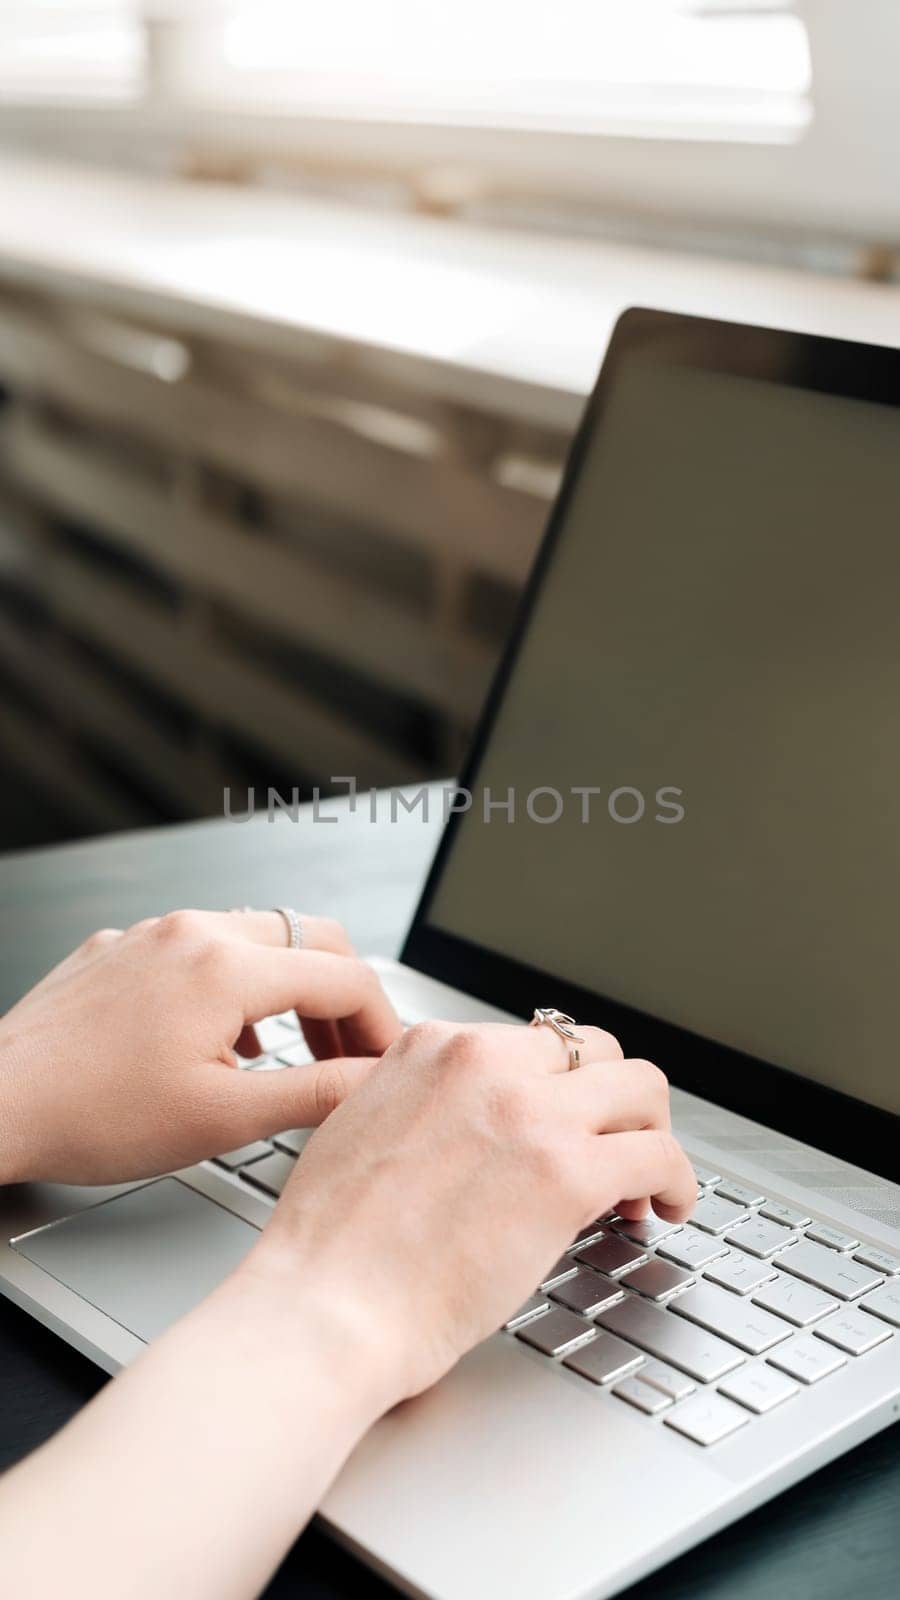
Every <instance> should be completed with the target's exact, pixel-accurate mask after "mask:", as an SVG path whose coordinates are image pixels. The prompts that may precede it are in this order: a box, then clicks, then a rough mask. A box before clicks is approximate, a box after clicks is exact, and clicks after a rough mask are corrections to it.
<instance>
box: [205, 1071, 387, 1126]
mask: <svg viewBox="0 0 900 1600" xmlns="http://www.w3.org/2000/svg"><path fill="white" fill-rule="evenodd" d="M378 1059H379V1058H378V1057H377V1056H336V1057H334V1058H332V1059H330V1060H327V1061H311V1062H309V1063H306V1064H304V1065H303V1066H300V1067H281V1068H279V1069H277V1070H276V1071H271V1072H252V1071H249V1072H248V1071H247V1070H246V1069H234V1068H229V1067H226V1068H224V1069H223V1068H222V1067H221V1066H218V1065H215V1064H213V1063H210V1066H209V1071H210V1072H214V1073H215V1074H216V1084H215V1095H216V1101H217V1103H218V1105H219V1107H220V1110H221V1116H222V1122H223V1124H224V1126H223V1127H222V1134H223V1137H225V1138H227V1139H230V1140H231V1141H232V1147H233V1148H235V1149H238V1148H239V1147H240V1146H241V1145H242V1144H250V1143H252V1141H253V1140H254V1139H267V1138H269V1137H270V1136H271V1135H272V1134H274V1133H284V1132H285V1131H286V1129H288V1128H315V1127H318V1125H319V1123H320V1122H324V1121H325V1118H326V1117H328V1116H330V1115H331V1113H332V1111H335V1110H336V1109H337V1107H338V1106H339V1105H340V1104H341V1103H342V1101H344V1100H346V1098H347V1096H348V1094H350V1093H352V1091H353V1090H354V1089H355V1088H357V1087H358V1086H359V1084H361V1083H362V1081H363V1079H364V1078H366V1077H367V1076H368V1074H369V1073H370V1072H371V1070H372V1068H373V1067H374V1066H375V1065H376V1064H377V1062H378ZM223 1071H224V1072H225V1073H227V1085H226V1086H225V1087H226V1092H225V1093H224V1094H223V1082H222V1075H223Z"/></svg>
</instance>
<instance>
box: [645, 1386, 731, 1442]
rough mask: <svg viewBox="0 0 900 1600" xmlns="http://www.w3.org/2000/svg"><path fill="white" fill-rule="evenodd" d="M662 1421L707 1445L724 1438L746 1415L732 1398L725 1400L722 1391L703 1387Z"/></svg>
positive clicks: (695, 1440) (689, 1437)
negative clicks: (703, 1390) (699, 1392)
mask: <svg viewBox="0 0 900 1600" xmlns="http://www.w3.org/2000/svg"><path fill="white" fill-rule="evenodd" d="M663 1421H664V1422H665V1423H666V1424H667V1425H668V1427H670V1428H677V1430H678V1432H679V1433H683V1434H685V1435H686V1437H687V1438H688V1439H693V1441H694V1443H695V1444H704V1445H710V1444H718V1442H719V1440H720V1439H727V1437H728V1435H729V1434H730V1433H734V1432H735V1431H736V1430H737V1429H738V1428H742V1427H743V1426H744V1424H745V1423H747V1422H749V1421H750V1418H749V1416H748V1414H747V1412H746V1411H745V1410H744V1408H743V1407H742V1406H736V1405H735V1404H734V1401H733V1400H725V1399H724V1398H723V1397H722V1395H720V1394H716V1393H715V1392H712V1393H711V1392H710V1391H709V1390H707V1391H706V1393H705V1394H696V1395H693V1396H692V1397H691V1399H689V1400H682V1401H681V1403H680V1405H677V1406H675V1407H674V1408H673V1410H671V1411H670V1412H669V1414H668V1416H667V1417H664V1418H663Z"/></svg>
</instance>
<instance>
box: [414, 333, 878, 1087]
mask: <svg viewBox="0 0 900 1600" xmlns="http://www.w3.org/2000/svg"><path fill="white" fill-rule="evenodd" d="M898 596H900V410H896V409H894V408H893V407H891V406H890V405H886V404H878V403H874V402H871V401H866V400H861V399H855V398H845V397H841V396H840V395H835V394H829V393H824V392H821V391H815V390H812V389H804V388H800V387H792V386H790V385H789V384H784V383H774V382H767V381H764V380H763V379H758V378H752V377H747V376H735V375H732V374H729V373H727V372H722V371H714V370H713V371H710V370H701V369H698V368H696V367H691V366H687V365H685V366H679V365H677V364H675V365H672V364H668V365H660V364H656V363H655V362H653V361H651V360H650V359H649V357H648V356H646V355H643V354H642V353H641V352H640V351H638V352H637V353H636V354H634V355H630V354H629V353H628V352H627V350H626V351H625V353H624V354H623V355H622V357H621V358H620V360H619V362H618V365H617V367H616V371H615V377H614V379H613V381H612V383H611V386H610V388H609V390H608V392H607V394H606V396H605V400H604V407H603V412H602V416H601V419H600V421H599V424H598V425H596V426H595V428H594V430H593V434H592V437H591V438H590V439H589V440H588V442H587V443H586V445H585V446H584V449H583V453H582V456H581V462H580V471H579V473H578V476H577V479H576V480H575V482H574V484H573V487H572V489H571V492H570V494H569V498H568V501H567V506H566V512H565V515H564V517H563V520H562V523H561V525H559V526H558V530H557V536H556V538H555V541H554V543H553V546H552V550H551V553H550V555H549V560H548V562H547V565H546V566H545V568H544V571H543V574H542V578H541V582H540V585H539V588H538V591H537V595H536V599H535V600H534V603H533V608H532V610H531V613H530V617H529V620H528V624H527V628H526V631H525V634H524V637H523V638H522V640H521V643H520V647H519V652H518V655H517V657H516V660H515V665H514V668H513V670H512V672H511V674H510V676H509V679H508V681H507V684H506V689H505V692H504V693H503V696H502V700H501V702H500V705H499V709H498V710H497V711H496V713H495V717H494V721H493V725H492V728H491V732H490V736H489V738H488V741H487V744H486V746H485V747H484V749H483V754H482V759H481V762H480V765H479V767H478V770H477V772H476V773H474V774H471V773H470V774H469V779H468V782H469V785H470V787H471V789H472V793H473V796H474V798H473V803H472V807H471V810H470V811H468V812H467V813H466V814H465V815H464V816H462V817H461V819H460V821H459V824H458V826H457V827H456V830H455V832H454V834H453V838H452V843H451V845H450V848H449V855H448V856H447V857H446V859H445V861H444V866H443V872H442V874H441V876H440V878H439V880H438V882H437V886H436V890H435V892H434V894H433V898H432V899H431V902H430V906H429V908H428V913H427V916H428V924H429V926H431V927H434V928H436V929H437V930H440V931H443V932H444V933H449V934H452V935H458V936H462V937H463V938H464V939H466V940H468V941H472V942H474V943H475V944H477V945H479V946H481V947H483V948H485V949H487V950H489V951H494V952H497V953H499V954H501V955H503V956H507V957H512V958H513V959H514V960H516V961H519V962H522V963H525V964H527V965H528V966H531V967H534V968H538V969H539V970H541V971H543V972H545V973H547V974H549V975H551V976H553V975H556V976H558V977H560V978H561V979H564V980H566V981H568V982H571V983H573V984H576V985H579V986H581V987H583V988H584V989H587V990H589V991H590V992H591V993H595V994H599V995H603V996H607V997H609V999H611V1000H615V1001H620V1002H622V1003H624V1004H626V1005H628V1006H630V1007H634V1008H637V1009H638V1010H639V1011H641V1012H644V1013H649V1014H650V1015H651V1016H652V1017H656V1018H659V1019H662V1020H664V1021H665V1022H669V1023H675V1024H678V1025H680V1026H681V1027H683V1028H686V1029H689V1030H691V1031H693V1032H695V1033H698V1034H700V1035H702V1036H704V1037H706V1038H707V1039H710V1040H713V1041H716V1042H718V1043H722V1044H726V1045H729V1046H732V1047H734V1048H736V1049H738V1050H741V1051H745V1052H747V1053H749V1054H750V1055H753V1056H755V1057H759V1058H762V1060H763V1061H767V1062H772V1063H775V1064H777V1065H779V1066H782V1067H786V1068H790V1069H791V1070H792V1071H793V1072H795V1073H798V1074H801V1075H803V1076H805V1077H807V1078H810V1079H814V1080H816V1081H817V1082H819V1083H821V1084H824V1085H829V1086H831V1087H832V1088H836V1089H839V1090H842V1091H843V1092H844V1093H846V1094H848V1095H851V1096H854V1097H856V1098H857V1099H861V1100H864V1101H867V1102H869V1103H870V1104H871V1105H872V1106H877V1107H880V1108H882V1109H884V1110H888V1111H893V1112H898V1111H900V1072H898V1069H897V1066H896V1056H897V1048H898V1041H900V981H898V945H900V825H898V818H900V625H898ZM510 791H511V793H510ZM539 791H540V792H539ZM584 791H588V792H587V793H585V792H584ZM557 797H558V798H557ZM497 801H501V802H504V804H503V805H502V806H498V805H495V804H492V803H493V802H497ZM510 801H511V802H512V805H510V804H509V802H510ZM560 801H561V807H560ZM486 804H487V806H488V808H489V809H488V810H487V813H485V806H486ZM486 814H487V817H488V818H489V820H485V815H486ZM537 817H540V818H541V819H542V820H536V819H537ZM547 989H548V996H549V998H546V997H545V996H543V995H536V996H535V1000H536V1002H538V1003H541V1004H544V1003H552V1001H553V991H552V984H549V985H547ZM588 1020H590V1019H588ZM597 1020H600V1019H599V1018H598V1019H597Z"/></svg>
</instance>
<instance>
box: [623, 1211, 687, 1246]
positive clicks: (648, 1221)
mask: <svg viewBox="0 0 900 1600" xmlns="http://www.w3.org/2000/svg"><path fill="white" fill-rule="evenodd" d="M675 1228H676V1224H675V1223H674V1222H663V1220H662V1218H661V1217H655V1216H653V1215H650V1216H649V1217H642V1218H641V1220H640V1221H639V1222H616V1223H615V1224H614V1231H615V1232H616V1233H621V1234H622V1235H623V1236H624V1237H625V1238H626V1239H631V1240H632V1242H633V1243H634V1244H640V1245H643V1246H644V1248H645V1249H648V1248H652V1246H653V1245H656V1244H659V1242H660V1240H661V1239H665V1238H666V1236H667V1235H668V1234H670V1233H674V1232H675Z"/></svg>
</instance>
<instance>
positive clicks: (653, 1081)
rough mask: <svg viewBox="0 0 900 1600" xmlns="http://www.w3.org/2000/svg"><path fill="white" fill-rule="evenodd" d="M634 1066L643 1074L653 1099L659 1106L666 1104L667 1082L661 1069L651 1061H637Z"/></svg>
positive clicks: (667, 1096) (667, 1097)
mask: <svg viewBox="0 0 900 1600" xmlns="http://www.w3.org/2000/svg"><path fill="white" fill-rule="evenodd" d="M634 1065H635V1066H637V1067H639V1068H640V1070H641V1072H642V1073H643V1075H644V1078H645V1079H646V1083H647V1088H648V1089H649V1091H650V1093H651V1094H652V1095H653V1097H654V1099H655V1100H657V1101H658V1102H659V1103H660V1104H663V1105H665V1104H667V1103H668V1099H669V1080H668V1078H667V1077H666V1075H665V1073H664V1072H663V1070H662V1068H661V1067H658V1066H656V1064H655V1063H654V1062H653V1061H637V1062H635V1063H634Z"/></svg>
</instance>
